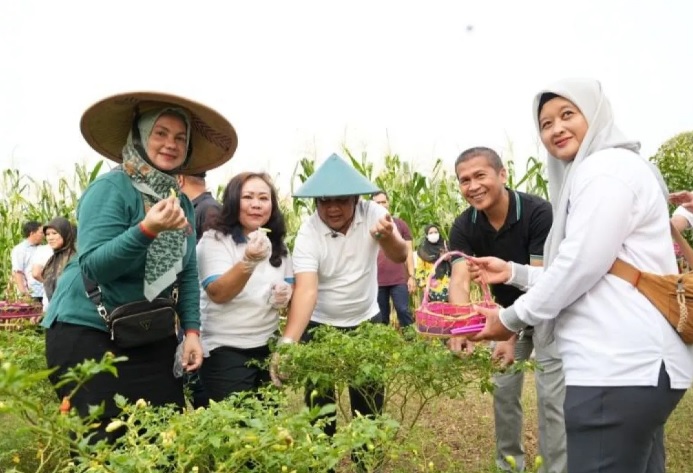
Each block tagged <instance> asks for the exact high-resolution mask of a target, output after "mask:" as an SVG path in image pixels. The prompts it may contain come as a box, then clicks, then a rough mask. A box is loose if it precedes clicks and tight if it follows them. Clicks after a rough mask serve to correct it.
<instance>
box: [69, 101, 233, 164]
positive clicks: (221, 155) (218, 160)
mask: <svg viewBox="0 0 693 473" xmlns="http://www.w3.org/2000/svg"><path fill="white" fill-rule="evenodd" d="M163 107H180V108H183V109H185V110H187V111H188V112H189V114H190V117H191V121H192V133H191V142H192V155H191V156H190V158H189V159H188V160H187V161H186V163H185V165H184V166H183V167H181V168H180V169H178V170H177V172H178V173H180V174H198V173H201V172H205V171H209V170H210V169H213V168H216V167H218V166H221V165H222V164H224V163H225V162H226V161H228V160H229V159H231V157H232V156H233V153H234V152H235V151H236V147H237V146H238V137H237V135H236V130H234V128H233V126H232V125H231V123H229V121H228V120H227V119H226V118H224V117H223V116H222V115H221V114H220V113H218V112H217V111H215V110H213V109H211V108H209V107H207V106H206V105H202V104H199V103H197V102H193V101H192V100H188V99H186V98H183V97H177V96H175V95H170V94H164V93H159V92H129V93H124V94H119V95H114V96H112V97H107V98H105V99H103V100H100V101H99V102H96V103H95V104H94V105H92V106H91V107H89V108H88V109H87V110H86V111H85V112H84V115H82V120H81V123H80V129H81V130H82V136H84V139H85V140H86V141H87V143H89V145H90V146H91V147H92V148H94V150H96V151H97V152H98V153H100V154H102V155H104V156H105V157H107V158H108V159H111V160H113V161H116V162H119V163H120V162H122V161H123V158H122V156H121V150H122V149H123V146H124V145H125V141H126V140H127V136H128V133H129V132H130V129H131V128H132V122H133V119H134V117H135V113H136V111H137V112H139V113H143V112H146V111H148V110H152V109H159V108H163Z"/></svg>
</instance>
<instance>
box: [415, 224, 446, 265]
mask: <svg viewBox="0 0 693 473" xmlns="http://www.w3.org/2000/svg"><path fill="white" fill-rule="evenodd" d="M431 228H435V229H436V230H438V234H440V227H439V226H438V225H433V224H431V225H426V227H425V228H424V236H423V240H422V241H421V244H420V245H419V249H418V250H417V252H416V253H417V254H418V255H419V258H421V259H422V260H424V261H428V262H429V263H435V262H436V261H437V260H438V258H440V255H442V254H443V253H445V252H446V251H447V245H446V244H445V241H444V240H443V235H442V234H441V235H440V239H438V243H431V242H430V241H428V232H429V230H430V229H431Z"/></svg>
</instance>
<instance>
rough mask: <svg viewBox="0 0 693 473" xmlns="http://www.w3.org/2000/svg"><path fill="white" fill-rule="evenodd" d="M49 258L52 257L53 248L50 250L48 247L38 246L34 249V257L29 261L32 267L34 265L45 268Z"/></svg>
mask: <svg viewBox="0 0 693 473" xmlns="http://www.w3.org/2000/svg"><path fill="white" fill-rule="evenodd" d="M51 256H53V248H51V247H50V246H49V245H43V246H39V247H38V248H36V252H35V253H34V257H33V258H32V259H31V265H32V267H33V266H35V265H38V266H41V267H43V266H45V265H46V263H48V260H49V259H50V258H51Z"/></svg>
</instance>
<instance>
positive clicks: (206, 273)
mask: <svg viewBox="0 0 693 473" xmlns="http://www.w3.org/2000/svg"><path fill="white" fill-rule="evenodd" d="M217 235H218V236H219V238H218V239H217ZM229 245H236V242H234V241H233V239H232V238H231V236H230V235H226V236H225V235H221V234H217V232H205V234H204V235H203V236H202V239H201V240H200V242H199V243H198V244H197V269H198V273H199V275H198V276H199V278H200V283H201V284H202V287H203V288H205V287H207V286H208V285H209V284H210V283H211V282H213V281H215V280H216V279H218V278H219V276H221V275H222V274H224V273H225V272H226V271H228V270H229V269H230V268H231V267H233V266H234V265H235V264H236V263H238V260H239V258H238V254H237V252H236V251H234V250H236V248H234V247H231V248H229ZM243 251H245V250H243ZM241 254H242V253H241Z"/></svg>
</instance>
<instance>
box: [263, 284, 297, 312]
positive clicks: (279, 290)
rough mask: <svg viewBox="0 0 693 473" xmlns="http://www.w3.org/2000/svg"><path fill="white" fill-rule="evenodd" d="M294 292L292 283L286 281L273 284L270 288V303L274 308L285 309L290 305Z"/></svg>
mask: <svg viewBox="0 0 693 473" xmlns="http://www.w3.org/2000/svg"><path fill="white" fill-rule="evenodd" d="M292 293H293V289H291V285H290V284H288V283H286V282H284V281H282V282H278V283H276V284H273V285H272V289H270V296H269V303H270V305H271V306H272V308H273V309H283V308H285V307H286V306H287V305H289V301H290V300H291V294H292Z"/></svg>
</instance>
